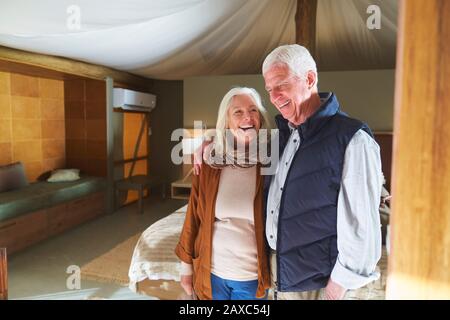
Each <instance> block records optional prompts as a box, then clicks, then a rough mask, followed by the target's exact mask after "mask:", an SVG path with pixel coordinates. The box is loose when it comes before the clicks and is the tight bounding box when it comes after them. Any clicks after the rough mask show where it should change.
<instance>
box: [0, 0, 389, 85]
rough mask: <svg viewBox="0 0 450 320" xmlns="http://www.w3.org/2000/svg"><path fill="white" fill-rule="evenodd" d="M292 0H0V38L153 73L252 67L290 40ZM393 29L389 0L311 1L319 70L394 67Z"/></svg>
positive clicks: (164, 75) (170, 75)
mask: <svg viewBox="0 0 450 320" xmlns="http://www.w3.org/2000/svg"><path fill="white" fill-rule="evenodd" d="M373 4H375V5H378V6H379V7H380V9H381V17H382V20H381V29H380V30H369V29H368V28H367V27H366V20H367V18H368V17H369V15H370V14H368V13H367V11H366V10H367V8H368V6H369V5H373ZM72 5H76V6H77V7H76V8H75V10H79V11H72V10H73V9H72V8H73V7H71V6H72ZM296 5H297V1H296V0H170V1H169V0H115V1H110V0H40V1H32V0H0V45H3V46H7V47H12V48H17V49H22V50H27V51H32V52H38V53H44V54H50V55H56V56H62V57H68V58H72V59H75V60H80V61H86V62H90V63H94V64H99V65H104V66H108V67H111V68H115V69H118V70H124V71H128V72H131V73H134V74H138V75H142V76H145V77H149V78H156V79H183V78H185V77H189V76H198V75H222V74H252V73H253V74H255V73H260V70H261V64H262V61H263V59H264V57H265V55H266V54H267V53H268V52H270V51H271V50H272V49H273V48H275V47H277V46H278V45H280V44H286V43H295V12H296ZM77 12H79V20H77V16H76V14H77ZM78 22H80V23H79V25H78V24H77V23H78ZM77 26H79V29H76V28H75V29H74V27H77ZM396 33H397V0H382V1H381V0H339V1H336V0H319V1H318V9H317V24H316V53H317V60H318V66H319V69H320V70H348V69H374V68H377V69H383V68H393V67H394V64H395V48H396Z"/></svg>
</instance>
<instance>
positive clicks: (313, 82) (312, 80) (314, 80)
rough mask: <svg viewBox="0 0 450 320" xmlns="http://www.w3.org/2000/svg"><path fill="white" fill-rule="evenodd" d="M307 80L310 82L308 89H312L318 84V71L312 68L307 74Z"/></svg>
mask: <svg viewBox="0 0 450 320" xmlns="http://www.w3.org/2000/svg"><path fill="white" fill-rule="evenodd" d="M306 81H307V83H308V89H312V88H314V87H315V85H316V84H317V73H315V72H314V71H312V70H309V71H308V73H307V74H306Z"/></svg>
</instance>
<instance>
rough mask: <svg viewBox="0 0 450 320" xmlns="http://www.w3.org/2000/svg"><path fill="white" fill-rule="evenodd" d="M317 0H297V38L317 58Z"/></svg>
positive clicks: (297, 41) (298, 42)
mask: <svg viewBox="0 0 450 320" xmlns="http://www.w3.org/2000/svg"><path fill="white" fill-rule="evenodd" d="M316 16H317V0H297V12H296V13H295V31H296V34H295V40H296V43H297V44H300V45H302V46H304V47H306V48H307V49H308V50H309V52H310V53H311V55H312V56H313V57H314V58H315V57H316V56H315V54H316Z"/></svg>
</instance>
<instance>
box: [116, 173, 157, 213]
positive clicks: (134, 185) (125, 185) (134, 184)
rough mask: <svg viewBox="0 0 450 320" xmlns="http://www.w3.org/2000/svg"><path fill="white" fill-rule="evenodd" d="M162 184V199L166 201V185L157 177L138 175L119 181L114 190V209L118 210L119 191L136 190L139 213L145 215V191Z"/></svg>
mask: <svg viewBox="0 0 450 320" xmlns="http://www.w3.org/2000/svg"><path fill="white" fill-rule="evenodd" d="M160 184H162V197H163V199H165V197H166V195H165V187H164V183H162V182H161V180H160V179H159V178H157V177H149V176H146V175H136V176H132V177H129V178H126V179H122V180H118V181H116V182H115V183H114V190H115V196H116V198H115V199H116V201H115V206H114V209H115V210H116V209H117V200H118V199H119V191H120V190H127V191H128V190H136V191H137V192H138V208H139V213H140V214H143V213H144V205H143V198H144V190H145V189H149V188H151V187H155V186H158V185H160Z"/></svg>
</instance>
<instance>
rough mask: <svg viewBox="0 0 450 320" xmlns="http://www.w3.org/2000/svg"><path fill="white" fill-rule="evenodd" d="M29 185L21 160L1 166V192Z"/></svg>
mask: <svg viewBox="0 0 450 320" xmlns="http://www.w3.org/2000/svg"><path fill="white" fill-rule="evenodd" d="M27 185H28V181H27V177H26V175H25V169H24V167H23V164H22V163H21V162H16V163H13V164H9V165H7V166H2V167H0V192H4V191H10V190H14V189H20V188H22V187H25V186H27Z"/></svg>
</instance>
